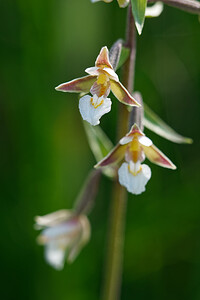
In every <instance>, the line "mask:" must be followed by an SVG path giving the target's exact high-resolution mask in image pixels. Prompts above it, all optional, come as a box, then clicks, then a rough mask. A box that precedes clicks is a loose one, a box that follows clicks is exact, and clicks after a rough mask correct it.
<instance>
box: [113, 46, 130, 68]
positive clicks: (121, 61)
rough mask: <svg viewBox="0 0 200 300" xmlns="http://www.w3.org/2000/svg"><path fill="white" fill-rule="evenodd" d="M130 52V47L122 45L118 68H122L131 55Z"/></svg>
mask: <svg viewBox="0 0 200 300" xmlns="http://www.w3.org/2000/svg"><path fill="white" fill-rule="evenodd" d="M129 53H130V49H129V48H127V47H122V50H121V55H120V58H119V62H118V65H117V68H116V70H118V69H119V68H121V66H123V64H124V63H125V62H126V60H127V59H128V57H129Z"/></svg>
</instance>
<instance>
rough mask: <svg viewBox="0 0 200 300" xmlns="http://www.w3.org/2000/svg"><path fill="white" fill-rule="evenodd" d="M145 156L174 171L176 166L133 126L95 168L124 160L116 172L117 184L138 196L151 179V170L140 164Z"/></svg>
mask: <svg viewBox="0 0 200 300" xmlns="http://www.w3.org/2000/svg"><path fill="white" fill-rule="evenodd" d="M145 156H146V157H147V158H148V159H149V160H150V161H151V162H153V163H155V164H157V165H159V166H161V167H164V168H169V169H173V170H174V169H176V166H175V165H174V164H173V163H172V162H171V161H170V160H169V159H168V158H167V157H166V156H165V155H164V154H163V153H162V152H161V151H160V150H159V149H158V148H157V147H156V146H154V145H153V143H152V141H151V140H150V139H149V138H148V137H146V136H145V134H144V133H143V132H142V131H141V130H140V129H139V127H138V126H137V125H136V124H134V125H133V126H132V128H131V130H130V132H129V133H128V134H127V135H126V136H125V137H123V138H122V139H121V140H120V141H119V143H118V144H117V146H116V147H115V148H114V149H113V150H112V151H111V152H110V153H109V154H108V155H107V156H106V157H105V158H104V159H103V160H101V161H100V162H99V163H98V164H97V165H96V166H95V167H105V166H108V165H110V164H114V163H117V162H119V161H121V160H122V159H123V158H125V162H124V163H123V164H122V165H121V166H120V168H119V170H118V175H119V182H120V184H121V185H123V186H125V187H126V189H127V190H128V191H129V192H130V193H132V194H136V195H138V194H141V193H142V192H144V191H145V186H146V184H147V182H148V181H149V179H150V178H151V169H150V168H149V166H147V165H145V164H142V162H143V161H144V160H145Z"/></svg>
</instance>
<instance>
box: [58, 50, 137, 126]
mask: <svg viewBox="0 0 200 300" xmlns="http://www.w3.org/2000/svg"><path fill="white" fill-rule="evenodd" d="M85 72H86V73H88V74H89V75H87V76H84V77H80V78H77V79H74V80H71V81H68V82H65V83H62V84H60V85H59V86H57V87H56V90H57V91H62V92H71V93H84V94H86V93H89V92H90V93H91V94H92V96H89V95H87V96H84V97H82V98H81V99H80V102H79V109H80V112H81V115H82V117H83V119H84V120H86V121H88V122H89V123H90V124H92V125H97V124H99V123H100V122H99V120H100V118H101V116H103V115H104V114H106V113H108V112H109V111H110V110H111V101H110V99H109V98H107V97H108V95H109V93H110V91H112V93H113V94H114V96H115V97H116V98H117V99H118V100H119V101H120V102H121V103H123V104H126V105H129V106H140V104H139V103H138V102H137V101H136V100H135V99H134V98H133V97H132V96H131V94H130V93H129V92H128V91H127V89H126V88H125V87H124V86H123V85H122V83H121V82H120V81H119V78H118V75H117V74H116V73H115V71H114V69H113V67H112V65H111V62H110V59H109V51H108V48H107V47H103V48H102V49H101V51H100V53H99V55H98V56H97V59H96V61H95V66H94V67H90V68H87V69H86V70H85ZM92 114H94V115H92Z"/></svg>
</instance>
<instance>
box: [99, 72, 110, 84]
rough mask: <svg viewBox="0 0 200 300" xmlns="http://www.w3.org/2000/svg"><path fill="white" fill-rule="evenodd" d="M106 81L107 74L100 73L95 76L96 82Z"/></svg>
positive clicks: (105, 82)
mask: <svg viewBox="0 0 200 300" xmlns="http://www.w3.org/2000/svg"><path fill="white" fill-rule="evenodd" d="M107 81H108V76H107V75H105V74H100V75H99V76H98V78H97V84H103V85H106V84H107Z"/></svg>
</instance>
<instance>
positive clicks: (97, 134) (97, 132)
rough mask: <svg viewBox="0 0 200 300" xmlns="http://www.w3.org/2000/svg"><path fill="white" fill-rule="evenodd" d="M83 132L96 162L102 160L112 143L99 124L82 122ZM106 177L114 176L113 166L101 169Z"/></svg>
mask: <svg viewBox="0 0 200 300" xmlns="http://www.w3.org/2000/svg"><path fill="white" fill-rule="evenodd" d="M83 124H84V128H85V132H86V135H87V138H88V143H89V146H90V149H91V151H92V153H93V155H94V157H95V159H96V161H97V162H99V161H100V160H102V159H103V158H104V157H105V156H106V155H107V154H108V153H109V152H110V151H111V149H112V148H113V144H112V142H111V141H110V139H109V138H108V137H107V135H106V134H105V132H104V131H103V130H102V129H101V127H100V126H91V125H90V124H89V123H87V122H83ZM103 173H105V175H107V176H108V177H114V176H115V173H116V172H115V168H113V167H109V168H106V169H105V170H103Z"/></svg>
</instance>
